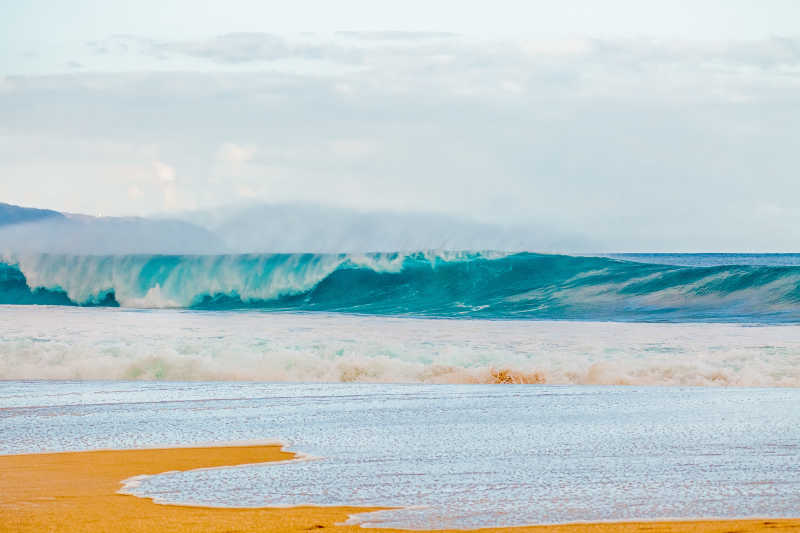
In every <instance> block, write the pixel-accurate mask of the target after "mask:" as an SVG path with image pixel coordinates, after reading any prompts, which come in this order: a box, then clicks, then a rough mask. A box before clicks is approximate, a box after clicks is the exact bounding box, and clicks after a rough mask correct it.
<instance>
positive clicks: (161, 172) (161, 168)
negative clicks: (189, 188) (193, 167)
mask: <svg viewBox="0 0 800 533" xmlns="http://www.w3.org/2000/svg"><path fill="white" fill-rule="evenodd" d="M153 169H154V170H155V173H156V176H157V177H158V179H160V180H161V181H163V182H165V183H169V182H172V181H175V169H174V168H172V167H171V166H169V165H167V164H166V163H162V162H161V161H153Z"/></svg>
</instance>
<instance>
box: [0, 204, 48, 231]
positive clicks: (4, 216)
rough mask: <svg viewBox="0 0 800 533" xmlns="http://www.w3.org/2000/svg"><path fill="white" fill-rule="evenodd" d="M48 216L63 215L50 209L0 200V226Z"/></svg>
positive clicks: (32, 220)
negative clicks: (12, 203) (6, 202)
mask: <svg viewBox="0 0 800 533" xmlns="http://www.w3.org/2000/svg"><path fill="white" fill-rule="evenodd" d="M48 218H64V215H62V214H61V213H59V212H58V211H53V210H51V209H36V208H34V207H20V206H18V205H11V204H4V203H3V202H0V226H5V225H6V224H20V223H23V222H34V221H37V220H43V219H48Z"/></svg>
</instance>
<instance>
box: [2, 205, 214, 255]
mask: <svg viewBox="0 0 800 533" xmlns="http://www.w3.org/2000/svg"><path fill="white" fill-rule="evenodd" d="M226 251H228V248H227V246H226V245H225V243H224V242H223V241H222V240H221V239H220V238H219V237H217V235H216V234H215V233H214V232H213V231H209V230H207V229H205V228H202V227H199V226H197V225H195V224H192V223H190V222H186V221H184V220H175V219H168V218H162V219H151V218H141V217H93V216H89V215H75V214H70V213H60V212H58V211H52V210H49V209H34V208H29V207H19V206H15V205H10V204H4V203H0V256H1V255H2V254H15V253H27V252H35V253H54V254H100V255H118V254H137V253H143V254H203V253H223V252H226Z"/></svg>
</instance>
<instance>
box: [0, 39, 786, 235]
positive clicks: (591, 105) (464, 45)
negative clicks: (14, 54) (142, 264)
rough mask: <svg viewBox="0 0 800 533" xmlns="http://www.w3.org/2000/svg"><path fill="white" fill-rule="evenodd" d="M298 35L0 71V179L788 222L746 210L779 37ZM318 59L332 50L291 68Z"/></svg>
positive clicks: (782, 86)
mask: <svg viewBox="0 0 800 533" xmlns="http://www.w3.org/2000/svg"><path fill="white" fill-rule="evenodd" d="M303 39H305V40H306V41H309V42H310V41H313V40H314V39H312V38H311V37H303V38H297V39H295V40H291V39H289V40H288V41H287V43H288V44H286V43H284V44H281V43H277V44H275V43H273V45H274V47H273V48H276V49H283V50H284V51H285V52H286V53H287V54H289V55H288V56H286V57H281V58H277V59H270V61H273V62H274V63H275V68H272V67H270V68H269V69H265V68H261V66H259V67H258V68H257V69H254V68H253V67H252V66H251V67H249V70H242V71H230V70H226V69H228V68H229V66H230V65H231V64H232V63H233V62H236V64H237V65H243V64H247V63H248V62H250V61H254V62H255V61H266V60H267V59H266V58H267V57H268V55H269V54H268V51H269V50H268V48H269V46H272V45H270V44H269V43H270V42H272V41H270V39H268V38H264V37H263V36H257V35H256V36H253V35H249V36H240V37H236V38H233V37H230V36H228V37H225V38H220V39H210V40H204V41H202V42H201V41H197V42H193V43H190V44H191V47H190V46H189V44H187V42H181V43H174V42H173V43H169V42H162V43H161V44H164V45H165V46H166V45H168V46H166V48H165V50H166V51H165V52H164V53H165V54H168V55H169V56H170V57H176V56H187V57H189V56H191V57H193V58H195V59H198V60H200V58H201V57H202V58H203V59H202V61H205V62H206V63H204V65H205V67H204V68H205V71H203V69H200V71H196V72H189V71H181V72H135V73H106V74H103V73H88V72H87V73H75V74H70V75H63V76H55V75H53V76H30V77H20V76H17V77H13V78H12V77H9V78H5V79H3V78H0V85H1V86H2V88H3V89H2V90H3V98H2V99H0V136H3V137H2V138H1V139H0V141H4V140H5V139H6V138H9V139H13V142H10V143H8V144H5V143H4V142H0V175H2V176H14V179H6V180H2V179H0V196H2V197H3V198H4V199H6V200H9V201H14V199H16V198H19V199H21V200H20V201H22V200H24V203H26V204H28V205H37V204H39V205H42V206H45V207H52V208H63V207H65V206H69V209H73V210H78V209H83V210H87V211H90V212H91V211H93V210H94V209H95V207H94V206H96V205H100V204H102V205H103V206H104V207H103V209H104V212H106V214H126V213H127V212H129V210H131V209H135V210H136V211H138V212H144V211H153V210H157V209H181V208H184V206H187V205H199V206H202V207H207V206H213V205H219V204H225V203H229V202H235V201H240V200H241V199H242V198H248V199H253V200H258V201H270V202H274V201H281V202H290V203H291V202H312V203H317V204H324V205H335V206H341V207H353V208H357V209H387V210H409V209H410V210H418V211H436V212H440V213H449V214H457V215H463V216H474V217H478V218H481V219H483V220H491V221H496V222H502V223H517V224H524V223H529V222H530V223H533V222H536V221H546V222H547V223H548V224H547V226H553V225H556V226H560V227H562V228H565V229H566V230H572V231H574V232H578V233H581V232H584V231H586V232H589V233H591V234H592V237H596V238H595V240H599V241H601V243H607V246H608V248H609V249H612V248H613V249H633V248H639V249H664V248H667V249H669V248H673V249H674V248H680V249H697V248H700V249H702V248H705V249H709V248H710V246H709V243H711V244H712V245H714V246H716V248H717V249H718V248H719V246H725V247H734V248H740V249H741V248H746V249H755V248H759V249H769V248H773V249H776V248H778V247H784V248H786V247H790V244H791V243H792V242H794V243H796V242H797V240H798V239H800V227H797V228H796V229H795V227H786V228H783V229H781V230H780V231H775V228H776V227H777V226H778V225H777V223H776V222H774V221H773V222H770V220H773V219H774V218H775V217H772V218H769V217H765V216H763V215H764V213H763V210H762V211H759V210H758V209H756V208H755V207H754V206H757V205H781V202H780V201H779V200H780V199H784V198H794V197H798V196H800V183H798V182H797V180H796V176H795V174H796V164H795V159H796V156H795V155H794V154H795V153H796V146H797V145H798V143H800V132H798V130H797V128H796V127H795V126H794V124H797V123H800V54H798V53H797V50H800V40H796V39H795V40H791V39H789V40H786V39H768V40H764V41H753V42H716V43H715V42H696V43H692V42H679V41H660V42H655V41H652V40H646V39H638V40H636V39H624V40H596V39H573V40H571V41H566V42H563V43H558V42H550V41H545V42H540V43H530V42H524V43H523V42H514V41H504V42H486V41H471V40H469V39H466V38H464V37H458V36H456V37H441V38H440V37H430V38H428V37H425V38H420V39H410V38H409V39H405V38H403V39H400V38H382V37H381V38H369V39H367V38H361V37H354V36H341V37H335V38H333V39H332V40H331V42H329V43H327V44H326V41H325V40H324V39H319V38H316V39H317V40H316V41H315V42H313V43H311V44H313V46H316V47H318V48H319V47H322V51H319V50H318V51H314V48H313V47H312V46H311V45H310V44H309V46H308V47H307V48H303V47H300V46H295V44H296V43H295V41H303ZM289 41H291V42H289ZM247 42H251V44H253V43H261V44H258V46H255V47H254V48H253V50H252V53H251V52H248V50H249V48H248V46H247V45H246V43H247ZM360 43H365V44H360ZM156 45H158V46H160V45H159V43H155V44H153V43H150V44H148V45H147V46H153V47H155V48H154V49H156V48H158V46H156ZM281 47H284V48H281ZM352 49H355V52H353V50H352ZM109 50H112V48H109ZM109 53H111V52H109ZM119 53H121V52H119ZM128 53H129V54H130V53H132V52H130V51H129V52H128ZM281 53H283V52H281ZM248 54H250V55H248ZM276 54H277V53H276ZM276 54H273V55H276ZM277 55H280V54H277ZM277 55H276V57H277ZM287 57H288V58H289V59H287ZM320 58H322V59H324V61H340V62H342V63H346V62H348V61H350V63H348V65H347V66H346V67H347V68H345V67H343V68H342V69H340V70H336V71H329V70H325V69H316V67H313V66H312V67H309V66H308V65H309V63H308V62H311V63H314V65H316V63H315V62H317V61H318V60H320ZM442 58H447V61H442ZM284 60H287V61H289V60H291V61H295V60H296V63H292V64H291V65H290V66H287V64H288V63H281V61H284ZM281 65H282V66H281ZM297 65H301V66H302V68H300V67H298V66H297ZM279 67H280V68H279ZM42 139H48V141H47V142H45V141H43V140H42ZM54 139H56V140H57V142H56V141H53V140H54ZM66 139H77V140H76V141H70V143H69V146H67V142H66V141H65V140H66ZM152 139H158V145H157V146H155V145H152V144H147V143H152V141H151V140H152ZM145 140H146V141H145ZM81 143H83V144H81ZM120 147H125V148H120ZM42 154H45V155H46V157H42ZM167 162H169V163H167ZM176 169H179V172H180V177H178V175H177V172H176ZM59 180H60V182H63V183H60V182H59ZM132 184H133V185H135V186H136V187H137V188H138V189H139V190H140V191H141V195H137V194H133V196H135V198H134V197H133V196H132V195H131V193H130V191H129V190H128V188H129V187H130V186H131V185H132ZM759 212H760V213H761V214H760V215H759ZM698 228H700V229H699V230H698ZM720 243H721V244H720Z"/></svg>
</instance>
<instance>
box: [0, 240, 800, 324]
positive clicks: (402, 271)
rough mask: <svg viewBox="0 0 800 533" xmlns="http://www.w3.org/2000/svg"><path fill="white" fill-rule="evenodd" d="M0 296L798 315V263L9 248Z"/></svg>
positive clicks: (427, 309)
mask: <svg viewBox="0 0 800 533" xmlns="http://www.w3.org/2000/svg"><path fill="white" fill-rule="evenodd" d="M1 259H2V260H1V261H0V303H2V304H41V305H69V306H114V307H116V306H120V307H129V308H178V309H205V310H237V309H258V310H265V311H270V310H271V311H302V312H308V311H323V312H337V313H354V314H367V315H387V316H419V317H436V318H489V319H567V320H602V321H723V322H726V321H732V322H789V323H794V322H797V321H798V320H799V319H800V266H797V265H753V264H741V265H740V264H734V265H730V264H717V265H713V266H698V265H680V264H656V263H642V262H637V261H630V260H627V259H620V258H613V257H594V256H568V255H549V254H536V253H503V252H491V251H487V252H444V251H438V252H433V251H417V252H411V253H399V252H398V253H372V254H239V255H115V256H110V255H109V256H94V255H66V254H27V255H6V256H3V257H2V258H1Z"/></svg>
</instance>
